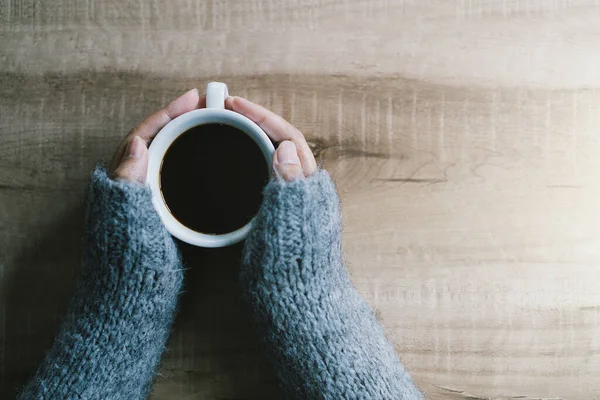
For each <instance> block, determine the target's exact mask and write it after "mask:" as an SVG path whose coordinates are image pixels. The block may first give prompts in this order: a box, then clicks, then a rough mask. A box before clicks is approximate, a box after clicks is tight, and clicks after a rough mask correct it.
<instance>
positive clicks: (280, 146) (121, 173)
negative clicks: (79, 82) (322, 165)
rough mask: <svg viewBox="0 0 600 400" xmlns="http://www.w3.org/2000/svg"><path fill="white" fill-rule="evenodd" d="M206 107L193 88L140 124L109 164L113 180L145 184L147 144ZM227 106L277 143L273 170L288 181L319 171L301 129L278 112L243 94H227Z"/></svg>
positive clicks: (204, 101)
mask: <svg viewBox="0 0 600 400" xmlns="http://www.w3.org/2000/svg"><path fill="white" fill-rule="evenodd" d="M204 107H206V98H205V97H203V96H200V94H199V92H198V89H192V90H190V91H188V92H186V93H185V94H183V95H181V96H180V97H178V98H176V99H175V100H173V101H172V102H170V103H169V104H168V105H166V106H165V107H163V108H161V109H160V110H158V111H155V112H154V113H153V114H151V115H150V116H148V117H147V118H146V119H145V120H144V121H142V122H140V123H139V124H137V125H136V126H135V127H134V128H133V129H132V130H131V132H129V134H128V135H127V136H126V137H125V138H124V139H123V141H122V142H121V144H120V145H119V147H118V148H117V151H116V153H115V156H114V158H113V160H112V163H111V165H110V170H111V171H112V177H113V178H114V179H118V180H123V181H128V182H140V183H143V182H144V180H145V178H146V173H147V171H148V146H149V144H150V143H151V142H152V139H153V138H154V137H155V136H156V134H158V132H159V131H160V130H161V129H162V128H163V127H164V126H165V125H166V124H168V123H169V122H170V121H171V120H173V119H175V118H177V117H178V116H180V115H182V114H184V113H186V112H189V111H192V110H195V109H198V108H204ZM225 107H226V108H227V109H229V110H232V111H235V112H237V113H239V114H242V115H244V116H246V117H248V118H249V119H251V120H252V121H254V122H256V124H258V126H260V127H261V128H262V130H263V131H265V133H266V134H267V135H268V136H269V137H270V138H271V140H272V141H273V142H275V144H276V146H277V149H276V150H275V154H274V155H273V169H274V170H275V172H276V175H278V176H280V177H281V178H283V179H284V180H286V181H288V182H289V181H293V180H295V179H300V178H302V177H308V176H310V175H312V174H313V173H314V172H315V171H316V170H317V162H316V161H315V157H314V155H313V153H312V151H311V150H310V147H309V146H308V143H307V142H306V139H305V138H304V135H303V134H302V132H300V131H299V130H298V129H296V128H295V127H294V126H293V125H292V124H290V123H289V122H287V121H286V120H285V119H283V118H282V117H280V116H279V115H277V114H275V113H273V112H271V111H269V110H267V109H266V108H264V107H262V106H260V105H258V104H254V103H252V102H251V101H249V100H246V99H244V98H242V97H231V96H230V97H228V98H227V100H226V101H225Z"/></svg>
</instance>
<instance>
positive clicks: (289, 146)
mask: <svg viewBox="0 0 600 400" xmlns="http://www.w3.org/2000/svg"><path fill="white" fill-rule="evenodd" d="M273 169H275V172H276V175H279V176H280V177H282V178H283V179H284V180H285V181H287V182H290V181H293V180H296V179H299V178H302V177H303V176H304V171H303V170H302V166H301V165H300V158H299V157H298V150H297V149H296V146H295V145H294V143H293V142H291V141H289V140H285V141H283V142H281V143H280V144H279V147H277V150H275V154H273Z"/></svg>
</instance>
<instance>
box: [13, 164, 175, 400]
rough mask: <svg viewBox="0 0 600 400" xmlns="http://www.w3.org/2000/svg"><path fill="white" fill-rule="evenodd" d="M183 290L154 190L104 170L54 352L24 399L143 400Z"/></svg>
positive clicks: (92, 195) (95, 179)
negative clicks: (112, 176) (154, 203)
mask: <svg viewBox="0 0 600 400" xmlns="http://www.w3.org/2000/svg"><path fill="white" fill-rule="evenodd" d="M181 283H182V266H181V262H180V258H179V254H178V251H177V248H176V246H175V243H174V242H173V239H172V238H171V236H170V235H169V234H168V232H167V231H166V230H165V228H164V227H163V226H162V224H161V222H160V219H159V217H158V215H157V214H156V212H155V211H154V210H153V208H152V204H151V197H150V194H149V191H148V189H147V188H145V187H144V186H142V185H141V184H138V183H124V182H117V181H113V180H112V179H110V178H109V177H108V175H107V172H106V170H105V169H104V168H102V167H99V168H97V169H96V170H95V171H94V173H93V175H92V181H91V185H90V189H89V193H88V199H87V210H86V229H85V236H84V254H83V262H82V268H81V272H80V276H79V279H78V284H77V288H76V292H75V295H74V297H73V298H72V300H71V304H70V307H69V310H68V312H67V314H66V316H65V319H64V322H63V324H62V326H61V329H60V332H59V334H58V336H57V337H56V339H55V342H54V345H53V347H52V349H51V350H50V351H49V352H48V353H47V354H46V357H45V359H44V361H43V362H42V364H41V365H40V367H39V369H38V370H37V372H36V374H35V376H34V377H33V378H32V379H31V381H30V382H29V383H28V384H27V385H26V387H25V388H24V390H23V392H22V393H21V395H20V398H21V399H28V400H29V399H61V400H63V399H144V398H146V397H147V396H148V392H149V390H150V385H151V383H152V378H153V377H154V374H155V371H156V367H157V365H158V362H159V359H160V356H161V354H162V352H163V350H164V347H165V342H166V340H167V337H168V335H169V330H170V327H171V323H172V321H173V316H174V313H175V306H176V301H177V296H178V294H179V291H180V288H181Z"/></svg>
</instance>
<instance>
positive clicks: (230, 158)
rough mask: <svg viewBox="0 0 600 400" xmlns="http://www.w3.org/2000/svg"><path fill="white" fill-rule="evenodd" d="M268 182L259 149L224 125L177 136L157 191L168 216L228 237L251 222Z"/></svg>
mask: <svg viewBox="0 0 600 400" xmlns="http://www.w3.org/2000/svg"><path fill="white" fill-rule="evenodd" d="M268 179H269V170H268V167H267V163H266V161H265V158H264V156H263V154H262V151H261V150H260V148H259V147H258V145H257V144H256V143H255V142H254V141H253V140H252V139H250V137H249V136H248V135H246V134H245V133H244V132H242V131H240V130H238V129H236V128H233V127H231V126H227V125H223V124H206V125H199V126H196V127H194V128H192V129H190V130H188V131H187V132H184V133H183V134H181V135H180V136H179V137H178V138H177V139H176V140H175V141H174V142H173V143H172V144H171V146H170V147H169V149H168V150H167V153H166V154H165V157H164V160H163V164H162V167H161V172H160V184H161V192H162V195H163V198H164V200H165V203H166V204H167V207H168V208H169V210H170V211H171V213H172V214H173V216H175V218H177V219H178V220H179V222H181V223H182V224H183V225H185V226H187V227H188V228H190V229H192V230H194V231H196V232H201V233H209V234H210V233H212V234H222V233H228V232H232V231H234V230H236V229H238V228H241V227H242V226H244V225H246V224H247V223H248V222H250V220H251V219H252V217H254V216H255V215H256V213H257V212H258V209H259V207H260V203H261V201H262V190H263V188H264V186H265V185H266V183H267V181H268Z"/></svg>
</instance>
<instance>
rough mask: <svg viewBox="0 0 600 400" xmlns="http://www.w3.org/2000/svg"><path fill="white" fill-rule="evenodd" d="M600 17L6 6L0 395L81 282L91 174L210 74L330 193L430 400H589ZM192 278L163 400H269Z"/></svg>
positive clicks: (224, 306) (375, 4)
mask: <svg viewBox="0 0 600 400" xmlns="http://www.w3.org/2000/svg"><path fill="white" fill-rule="evenodd" d="M599 7H600V6H599V2H598V1H597V0H593V1H592V0H580V1H577V0H545V1H538V0H521V1H515V0H487V1H483V0H457V1H447V0H406V1H391V0H370V1H358V0H345V1H342V0H332V1H323V2H320V1H316V0H293V1H276V0H263V1H258V0H244V1H241V0H240V1H234V0H229V1H225V0H221V1H219V0H198V1H189V0H171V1H158V0H150V1H132V0H125V1H123V0H119V1H116V0H112V1H93V0H88V1H85V2H84V1H74V0H57V1H52V2H41V1H34V0H0V59H1V60H2V61H1V62H0V113H1V114H0V126H1V128H0V135H1V136H0V138H1V142H0V143H1V146H0V224H1V227H2V229H1V230H0V249H1V250H0V333H1V336H0V346H1V347H0V378H1V385H2V386H1V391H0V397H2V398H11V397H12V396H13V395H14V391H15V387H17V386H18V385H20V384H22V383H23V382H24V380H25V379H26V378H27V376H28V375H29V374H30V373H31V372H32V368H33V367H34V366H35V364H36V363H37V362H38V361H39V359H40V358H41V356H42V354H43V350H44V349H45V348H47V347H48V346H49V344H50V343H51V341H52V336H53V334H54V332H55V329H56V326H57V324H58V322H59V317H60V313H61V311H62V310H63V309H64V305H65V303H66V300H67V298H68V295H69V293H70V290H71V289H72V287H73V279H74V276H75V273H76V270H77V263H78V257H79V254H80V234H81V229H82V228H81V216H82V206H81V204H82V200H83V193H84V188H85V185H86V180H87V176H88V174H89V171H90V170H91V168H92V167H93V165H94V164H95V162H96V161H97V160H98V159H100V158H108V157H110V155H111V153H112V151H113V148H114V147H115V145H116V144H117V143H118V141H119V138H120V137H121V136H122V135H123V134H124V133H125V132H127V130H128V129H129V128H130V127H131V126H132V125H133V124H134V123H135V122H137V121H139V120H140V119H141V118H142V117H143V116H144V115H146V114H147V113H149V112H150V111H152V110H153V109H155V108H157V107H158V106H159V105H161V104H163V103H165V102H166V101H167V100H168V99H170V98H172V97H174V96H176V95H177V94H179V93H181V92H183V91H184V90H185V89H188V88H190V87H195V86H197V87H200V88H202V87H203V86H204V85H205V83H206V82H207V81H209V80H213V79H219V80H222V81H225V82H227V83H228V84H229V85H230V89H231V92H232V93H233V94H238V95H243V96H247V97H249V98H251V99H252V100H255V101H257V102H261V103H263V104H265V105H266V106H268V107H270V108H272V109H273V110H274V111H276V112H279V113H281V114H283V115H284V116H285V117H286V118H288V119H289V120H291V121H292V122H293V123H294V124H295V125H297V126H298V127H299V128H301V129H302V130H303V131H304V132H305V133H306V134H307V136H308V137H309V138H310V141H311V143H312V145H313V146H314V149H315V151H316V152H317V153H318V155H319V156H320V158H321V159H322V160H323V163H324V165H325V167H326V168H328V169H329V170H330V171H331V172H332V174H333V175H334V177H335V178H336V180H337V183H338V185H339V191H340V195H341V198H342V201H343V211H344V224H345V232H344V234H345V240H344V243H345V252H346V257H347V261H348V265H349V268H350V271H351V274H352V278H353V280H354V282H355V284H356V286H357V288H358V289H359V290H360V291H361V292H362V293H363V294H364V296H365V297H366V299H367V300H368V301H369V303H370V304H371V305H372V306H373V307H374V309H375V310H376V312H377V314H378V316H379V317H380V318H381V321H382V323H383V325H384V326H385V328H386V330H387V331H388V332H389V336H390V338H391V340H393V342H394V343H395V344H396V349H397V352H398V354H399V355H400V356H401V358H402V360H403V361H404V362H405V364H406V366H407V368H408V370H409V371H410V372H411V373H412V375H413V376H414V378H415V380H416V381H417V383H418V384H419V386H420V387H421V388H422V389H423V390H424V391H425V392H426V394H427V396H428V398H430V399H434V400H464V399H495V400H500V399H514V398H519V399H530V400H531V399H571V400H585V399H598V398H600V394H599V393H600V326H599V324H598V321H599V318H600V250H599V249H600V206H599V204H600V203H599V201H598V197H599V195H600V178H599V171H600V136H599V132H600V116H599V115H600V114H599V112H598V111H599V110H600V9H599ZM239 251H240V249H239V247H237V248H233V249H227V250H218V251H206V250H194V249H189V248H186V249H185V255H186V259H187V260H188V262H189V264H190V266H191V270H190V271H189V273H188V276H187V278H186V279H187V280H186V285H187V287H186V293H185V295H184V296H183V298H182V303H181V312H180V315H179V317H178V320H177V322H176V326H175V330H174V333H173V338H172V341H171V342H170V346H169V347H170V351H169V353H167V354H166V356H165V358H164V362H163V365H162V369H161V375H160V376H159V377H158V379H157V382H156V389H155V394H154V396H153V398H154V399H169V400H170V399H188V400H191V399H267V398H269V399H270V398H273V399H275V398H279V392H278V391H277V388H276V384H275V381H274V379H273V376H272V374H271V372H270V371H269V369H268V367H267V366H266V364H265V362H264V361H263V360H262V357H261V353H260V351H259V349H258V348H257V345H256V342H255V339H254V337H253V336H252V335H251V333H250V330H249V328H248V322H247V321H246V320H245V317H244V315H243V313H242V312H241V311H240V309H239V306H238V304H237V303H236V300H235V289H234V288H235V286H234V280H235V275H236V268H237V266H236V263H237V258H238V257H239Z"/></svg>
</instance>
